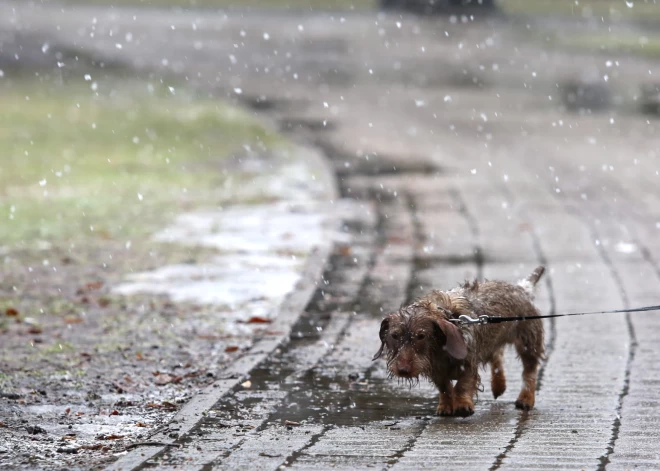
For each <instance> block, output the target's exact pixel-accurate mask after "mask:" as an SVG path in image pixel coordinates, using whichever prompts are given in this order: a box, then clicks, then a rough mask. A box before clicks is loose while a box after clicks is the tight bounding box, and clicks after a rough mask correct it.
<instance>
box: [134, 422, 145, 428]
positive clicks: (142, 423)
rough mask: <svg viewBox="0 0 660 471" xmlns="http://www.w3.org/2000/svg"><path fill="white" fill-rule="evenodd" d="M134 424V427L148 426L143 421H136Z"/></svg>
mask: <svg viewBox="0 0 660 471" xmlns="http://www.w3.org/2000/svg"><path fill="white" fill-rule="evenodd" d="M135 426H136V427H148V425H147V424H145V423H144V422H138V423H137V424H135Z"/></svg>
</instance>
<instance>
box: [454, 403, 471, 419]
mask: <svg viewBox="0 0 660 471" xmlns="http://www.w3.org/2000/svg"><path fill="white" fill-rule="evenodd" d="M454 405H455V406H456V407H454V415H455V416H456V417H470V416H471V415H472V414H474V402H472V400H471V399H469V398H459V399H457V400H456V404H454Z"/></svg>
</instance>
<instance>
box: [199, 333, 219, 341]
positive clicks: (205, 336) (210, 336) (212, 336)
mask: <svg viewBox="0 0 660 471" xmlns="http://www.w3.org/2000/svg"><path fill="white" fill-rule="evenodd" d="M197 338H198V339H202V340H220V339H221V338H222V337H220V336H219V335H215V334H200V335H198V336H197Z"/></svg>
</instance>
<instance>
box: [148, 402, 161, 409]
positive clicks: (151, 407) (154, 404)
mask: <svg viewBox="0 0 660 471" xmlns="http://www.w3.org/2000/svg"><path fill="white" fill-rule="evenodd" d="M147 407H148V408H150V409H162V407H163V406H161V405H160V404H156V403H155V402H149V403H147Z"/></svg>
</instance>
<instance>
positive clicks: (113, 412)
mask: <svg viewBox="0 0 660 471" xmlns="http://www.w3.org/2000/svg"><path fill="white" fill-rule="evenodd" d="M110 415H119V411H118V410H117V409H115V410H113V411H112V412H110Z"/></svg>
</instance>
